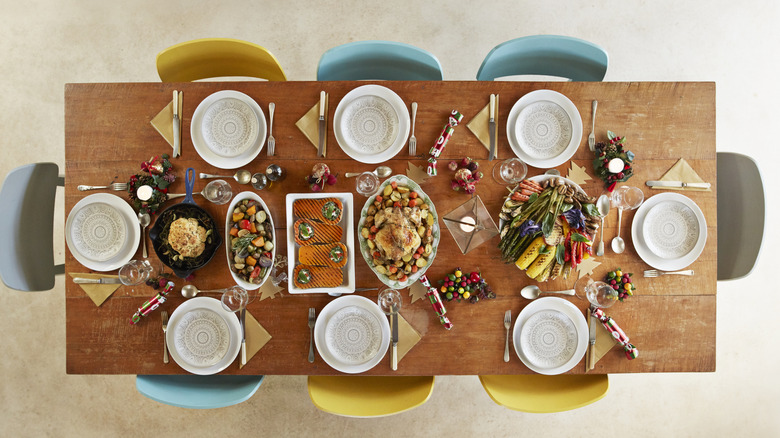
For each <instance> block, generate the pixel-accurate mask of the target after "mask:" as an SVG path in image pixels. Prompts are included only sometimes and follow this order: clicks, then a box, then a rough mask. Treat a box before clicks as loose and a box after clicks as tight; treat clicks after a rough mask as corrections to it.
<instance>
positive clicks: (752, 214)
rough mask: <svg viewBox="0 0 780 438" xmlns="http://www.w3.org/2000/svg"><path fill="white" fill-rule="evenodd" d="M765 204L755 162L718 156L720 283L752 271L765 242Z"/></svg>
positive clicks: (739, 156)
mask: <svg viewBox="0 0 780 438" xmlns="http://www.w3.org/2000/svg"><path fill="white" fill-rule="evenodd" d="M765 203H766V201H765V197H764V183H763V182H762V181H761V172H760V171H759V170H758V165H757V164H756V162H755V160H753V159H752V158H750V157H748V156H747V155H742V154H736V153H732V152H718V281H721V280H737V279H740V278H743V277H746V276H747V275H749V274H750V272H751V271H753V268H754V267H755V265H756V261H757V260H758V254H759V253H760V252H761V243H762V241H763V240H764V222H765V214H766V213H765Z"/></svg>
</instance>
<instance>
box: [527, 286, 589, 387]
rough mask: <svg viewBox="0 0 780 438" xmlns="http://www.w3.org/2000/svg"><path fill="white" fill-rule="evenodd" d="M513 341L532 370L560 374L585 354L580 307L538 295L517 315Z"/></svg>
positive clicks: (585, 334) (584, 328) (585, 333)
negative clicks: (538, 296)
mask: <svg viewBox="0 0 780 438" xmlns="http://www.w3.org/2000/svg"><path fill="white" fill-rule="evenodd" d="M567 320H568V321H567ZM512 342H513V343H514V346H515V353H517V356H518V357H519V358H520V360H521V361H522V362H523V363H524V364H525V366H527V367H528V368H530V369H531V370H532V371H535V372H537V373H539V374H547V375H554V374H562V373H565V372H566V371H569V370H570V369H572V368H574V366H575V365H577V363H579V361H580V360H581V359H582V357H583V356H585V350H586V349H587V346H588V323H587V322H586V321H585V316H583V313H582V311H580V309H578V308H577V307H576V306H575V305H574V304H572V303H571V302H569V301H567V300H565V299H563V298H558V297H543V298H537V299H535V300H534V301H532V302H531V303H530V304H528V305H527V306H525V308H524V309H523V310H522V311H521V312H520V314H519V315H517V319H516V320H515V326H514V329H513V331H512ZM564 359H565V360H564Z"/></svg>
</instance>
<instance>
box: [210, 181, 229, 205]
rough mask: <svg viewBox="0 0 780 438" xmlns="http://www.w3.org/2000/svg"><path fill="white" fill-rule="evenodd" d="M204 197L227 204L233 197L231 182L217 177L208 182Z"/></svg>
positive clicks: (215, 202)
mask: <svg viewBox="0 0 780 438" xmlns="http://www.w3.org/2000/svg"><path fill="white" fill-rule="evenodd" d="M203 197H204V198H206V200H208V201H211V202H213V203H214V204H217V205H222V204H227V203H228V202H229V201H230V198H232V197H233V191H232V190H231V189H230V184H228V182H227V181H225V180H223V179H215V180H214V181H211V182H210V183H208V184H206V188H204V189H203Z"/></svg>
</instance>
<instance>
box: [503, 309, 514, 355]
mask: <svg viewBox="0 0 780 438" xmlns="http://www.w3.org/2000/svg"><path fill="white" fill-rule="evenodd" d="M511 326H512V311H511V310H507V311H506V313H505V314H504V328H505V329H506V344H504V362H509V327H511Z"/></svg>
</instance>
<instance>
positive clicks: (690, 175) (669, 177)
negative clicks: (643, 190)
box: [650, 158, 712, 192]
mask: <svg viewBox="0 0 780 438" xmlns="http://www.w3.org/2000/svg"><path fill="white" fill-rule="evenodd" d="M658 181H682V182H684V183H706V182H707V181H704V180H703V179H701V177H700V176H699V174H698V173H696V171H695V170H693V167H691V165H690V164H688V162H687V161H685V158H680V159H679V160H677V162H676V163H674V166H672V167H671V168H670V169H669V170H667V171H666V173H665V174H664V176H662V177H661V178H659V179H658ZM650 188H651V189H655V190H693V191H699V192H710V191H712V190H711V189H710V188H706V189H704V188H700V187H659V186H653V187H650Z"/></svg>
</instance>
